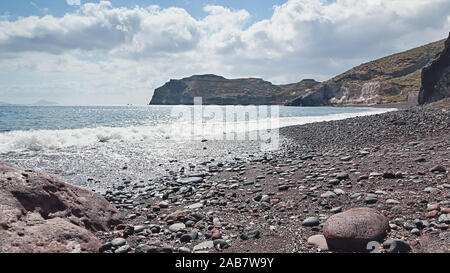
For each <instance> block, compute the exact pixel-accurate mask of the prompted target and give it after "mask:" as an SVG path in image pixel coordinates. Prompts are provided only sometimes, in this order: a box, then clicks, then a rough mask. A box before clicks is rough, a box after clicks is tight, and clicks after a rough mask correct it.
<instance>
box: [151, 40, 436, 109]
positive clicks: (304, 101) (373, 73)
mask: <svg viewBox="0 0 450 273" xmlns="http://www.w3.org/2000/svg"><path fill="white" fill-rule="evenodd" d="M444 46H445V40H440V41H437V42H434V43H430V44H427V45H424V46H421V47H417V48H414V49H411V50H408V51H405V52H401V53H397V54H393V55H390V56H387V57H384V58H381V59H378V60H375V61H371V62H368V63H365V64H362V65H360V66H357V67H354V68H352V69H350V70H349V71H347V72H345V73H343V74H340V75H338V76H336V77H334V78H332V79H330V80H328V81H325V82H318V81H315V80H313V79H305V80H302V81H300V82H298V83H293V84H285V85H274V84H272V83H271V82H268V81H265V80H263V79H258V78H244V79H226V78H224V77H222V76H218V75H213V74H207V75H194V76H191V77H187V78H183V79H181V80H174V79H172V80H170V81H169V82H167V83H166V84H164V85H163V86H162V87H159V88H157V89H156V90H155V92H154V95H153V98H152V99H151V102H150V105H179V104H181V105H192V104H193V101H194V97H197V96H199V97H202V98H203V104H205V105H211V104H217V105H235V104H242V105H248V104H255V105H261V104H267V105H289V106H327V105H328V106H332V105H370V104H385V103H396V102H406V101H408V100H409V101H414V102H415V103H416V102H417V98H418V96H419V90H420V88H421V82H422V81H421V72H422V69H423V68H424V67H425V66H426V65H427V64H429V63H430V62H431V61H432V60H433V59H435V58H436V57H437V56H438V55H439V53H440V52H442V51H443V50H444Z"/></svg>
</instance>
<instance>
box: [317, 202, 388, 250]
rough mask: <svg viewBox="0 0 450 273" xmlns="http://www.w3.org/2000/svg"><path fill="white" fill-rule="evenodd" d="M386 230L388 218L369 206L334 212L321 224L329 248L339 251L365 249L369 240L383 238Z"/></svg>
mask: <svg viewBox="0 0 450 273" xmlns="http://www.w3.org/2000/svg"><path fill="white" fill-rule="evenodd" d="M388 230H389V221H388V219H387V218H386V217H384V216H383V215H381V214H380V213H379V212H377V211H376V210H374V209H371V208H355V209H350V210H348V211H345V212H342V213H338V214H335V215H333V216H331V217H330V218H328V219H327V221H326V222H325V224H324V226H323V233H324V236H325V238H326V240H327V243H328V246H329V247H330V249H333V250H340V251H365V250H366V247H367V244H368V243H369V242H371V241H381V240H383V238H384V237H385V236H386V235H387V232H388Z"/></svg>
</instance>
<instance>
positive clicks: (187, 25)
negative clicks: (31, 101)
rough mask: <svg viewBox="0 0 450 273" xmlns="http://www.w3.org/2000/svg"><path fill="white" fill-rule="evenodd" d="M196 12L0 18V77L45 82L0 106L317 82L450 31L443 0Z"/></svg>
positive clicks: (105, 6) (90, 7)
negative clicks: (240, 83) (181, 88)
mask: <svg viewBox="0 0 450 273" xmlns="http://www.w3.org/2000/svg"><path fill="white" fill-rule="evenodd" d="M69 2H70V3H74V2H76V1H68V4H70V3H69ZM204 11H205V12H206V13H207V16H206V17H204V18H201V19H195V18H193V17H192V16H191V15H190V14H189V13H188V12H187V11H186V10H184V9H181V8H167V9H162V8H160V7H157V6H150V7H135V8H116V7H113V6H112V4H111V3H110V2H108V1H101V2H100V3H87V4H83V5H81V6H80V7H79V9H78V10H77V11H76V12H73V13H68V14H66V15H64V16H63V17H54V16H52V15H46V16H42V17H37V16H32V17H26V18H19V19H16V20H11V19H10V18H9V17H3V18H0V77H1V73H7V72H8V73H14V75H15V76H14V77H17V78H20V79H24V78H26V77H25V76H26V75H40V76H41V77H39V76H37V78H45V79H46V81H45V82H43V83H40V84H36V81H28V82H27V81H25V80H23V84H22V85H21V83H20V82H19V83H18V82H15V83H14V84H9V85H8V83H4V84H3V85H0V100H8V98H14V96H16V97H17V98H20V97H21V95H20V94H21V92H22V93H23V92H25V91H24V90H33V92H35V93H36V94H40V92H41V93H42V92H49V91H48V90H51V89H52V88H53V89H54V90H57V91H52V92H56V93H57V94H59V95H60V97H61V100H64V98H66V100H67V98H69V97H70V98H71V99H70V101H81V100H82V97H83V98H84V97H86V96H92V98H95V99H92V100H90V101H92V102H94V103H119V102H122V103H130V102H131V103H143V102H147V101H149V100H150V97H151V94H152V91H153V89H154V88H156V87H158V86H159V85H161V84H163V83H164V82H165V81H167V80H168V79H169V78H180V77H185V76H190V75H192V74H200V73H216V74H221V75H224V76H227V77H248V76H257V77H264V78H265V79H267V80H272V81H276V82H278V83H285V82H294V81H299V80H301V79H302V78H311V77H312V78H316V79H319V80H325V79H327V78H328V77H331V76H334V75H335V74H338V73H340V72H343V71H345V70H346V69H348V68H350V67H352V66H355V65H358V64H360V63H362V62H364V61H367V60H370V59H373V58H377V57H382V56H385V55H387V54H390V53H394V52H397V51H400V50H405V49H409V48H411V47H414V46H418V45H421V44H425V43H428V42H431V41H435V40H438V39H442V38H444V37H445V36H446V35H447V32H448V31H449V30H450V17H449V14H450V2H449V1H447V0H411V1H403V0H337V1H335V2H332V3H329V2H328V1H325V0H289V1H287V2H286V3H285V4H283V5H280V6H276V7H275V9H274V13H273V16H272V17H271V18H268V19H266V20H261V21H259V22H254V23H252V24H249V22H250V19H251V14H249V12H247V11H246V10H232V9H229V8H226V7H222V6H212V5H208V6H205V7H204ZM5 78H9V77H6V76H5ZM61 82H65V83H67V84H61ZM32 84H35V85H34V86H35V87H33V88H30V85H32ZM12 87H14V88H12ZM6 90H8V91H6ZM39 90H46V91H39ZM27 92H28V93H27V95H30V91H27ZM33 92H31V93H33ZM42 94H43V93H42ZM36 96H38V95H36Z"/></svg>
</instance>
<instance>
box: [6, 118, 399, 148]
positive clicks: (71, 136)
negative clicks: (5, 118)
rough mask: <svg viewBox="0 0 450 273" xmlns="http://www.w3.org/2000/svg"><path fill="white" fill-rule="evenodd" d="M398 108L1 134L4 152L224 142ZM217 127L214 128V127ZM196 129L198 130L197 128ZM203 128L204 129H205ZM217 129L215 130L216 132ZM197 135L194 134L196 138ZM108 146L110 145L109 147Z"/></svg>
mask: <svg viewBox="0 0 450 273" xmlns="http://www.w3.org/2000/svg"><path fill="white" fill-rule="evenodd" d="M393 110H396V109H370V110H369V111H365V112H358V113H340V114H329V115H323V116H308V117H284V118H279V119H265V120H258V121H256V120H253V121H249V122H235V123H234V124H233V125H235V126H229V124H228V125H225V123H221V122H216V123H214V124H212V123H206V124H203V125H191V124H190V123H187V122H177V123H172V124H159V125H155V126H134V127H97V128H83V129H70V130H69V129H68V130H34V131H13V132H6V133H1V134H0V153H3V154H4V153H8V152H26V151H45V150H56V149H64V148H69V147H80V148H82V147H88V146H92V145H105V143H114V142H130V143H131V142H142V141H146V142H149V145H151V143H152V142H155V141H170V140H189V139H192V138H193V137H196V139H198V138H199V137H200V138H215V139H220V136H219V135H224V134H230V133H237V134H241V133H246V132H249V131H255V130H268V129H278V128H282V127H287V126H293V125H301V124H308V123H313V122H321V121H331V120H341V119H346V118H352V117H358V116H366V115H374V114H381V113H385V112H389V111H393ZM213 125H214V126H213ZM193 126H194V127H193ZM202 128H203V129H202ZM213 128H215V130H214V129H213ZM193 133H194V135H193ZM106 145H107V144H106Z"/></svg>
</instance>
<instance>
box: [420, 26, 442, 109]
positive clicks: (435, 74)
mask: <svg viewBox="0 0 450 273" xmlns="http://www.w3.org/2000/svg"><path fill="white" fill-rule="evenodd" d="M448 97H450V34H449V37H448V39H447V41H446V42H445V49H444V51H442V52H441V54H440V55H439V56H438V57H437V58H436V59H434V60H433V61H432V62H431V63H430V64H428V65H427V66H426V67H425V68H424V69H423V70H422V87H421V89H420V93H419V104H424V103H430V102H435V101H438V100H441V99H444V98H448Z"/></svg>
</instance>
